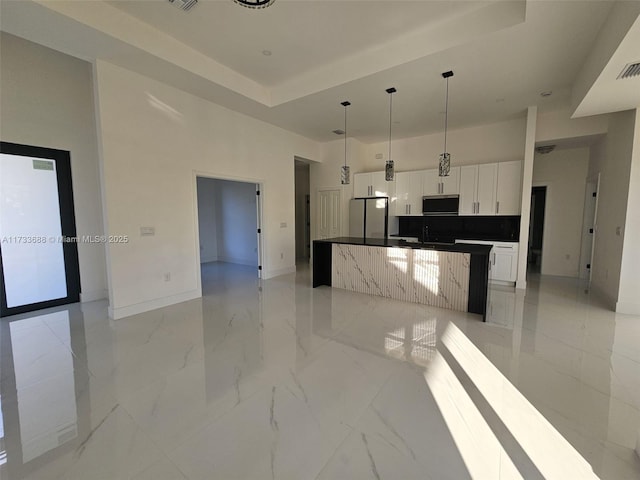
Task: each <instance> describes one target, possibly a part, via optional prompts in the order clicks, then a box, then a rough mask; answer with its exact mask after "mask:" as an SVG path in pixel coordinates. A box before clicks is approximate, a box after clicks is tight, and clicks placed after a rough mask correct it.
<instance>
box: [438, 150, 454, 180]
mask: <svg viewBox="0 0 640 480" xmlns="http://www.w3.org/2000/svg"><path fill="white" fill-rule="evenodd" d="M450 171H451V155H449V154H448V153H446V152H445V153H441V154H440V161H439V162H438V175H439V176H441V177H448V176H449V172H450Z"/></svg>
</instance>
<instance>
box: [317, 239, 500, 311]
mask: <svg viewBox="0 0 640 480" xmlns="http://www.w3.org/2000/svg"><path fill="white" fill-rule="evenodd" d="M490 251H491V246H489V245H473V244H453V243H438V242H425V243H418V242H406V241H404V240H395V239H380V238H354V237H338V238H330V239H324V240H315V241H314V242H313V287H314V288H315V287H318V286H321V285H327V286H333V287H334V288H343V289H346V290H351V291H356V292H360V293H367V294H370V295H378V296H383V297H388V298H395V299H398V300H404V301H409V302H415V303H423V304H427V305H433V306H437V307H441V308H448V309H452V310H458V311H466V312H470V313H476V314H479V315H482V316H483V320H486V312H487V301H488V277H489V253H490Z"/></svg>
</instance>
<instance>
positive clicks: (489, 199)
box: [460, 161, 522, 215]
mask: <svg viewBox="0 0 640 480" xmlns="http://www.w3.org/2000/svg"><path fill="white" fill-rule="evenodd" d="M521 192H522V162H521V161H514V162H502V163H487V164H483V165H468V166H464V167H461V168H460V215H520V197H521Z"/></svg>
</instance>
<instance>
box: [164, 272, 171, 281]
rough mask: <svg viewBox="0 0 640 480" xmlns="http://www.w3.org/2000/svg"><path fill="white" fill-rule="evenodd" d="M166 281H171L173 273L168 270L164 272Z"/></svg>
mask: <svg viewBox="0 0 640 480" xmlns="http://www.w3.org/2000/svg"><path fill="white" fill-rule="evenodd" d="M164 281H165V282H170V281H171V273H170V272H167V273H165V274H164Z"/></svg>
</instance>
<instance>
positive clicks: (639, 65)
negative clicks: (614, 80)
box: [618, 62, 640, 79]
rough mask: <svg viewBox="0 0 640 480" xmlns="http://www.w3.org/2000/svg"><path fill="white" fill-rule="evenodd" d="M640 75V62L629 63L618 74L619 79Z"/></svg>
mask: <svg viewBox="0 0 640 480" xmlns="http://www.w3.org/2000/svg"><path fill="white" fill-rule="evenodd" d="M638 75H640V62H635V63H629V64H627V65H626V66H625V67H624V68H623V69H622V72H620V75H618V79H620V78H629V77H637V76H638Z"/></svg>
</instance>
